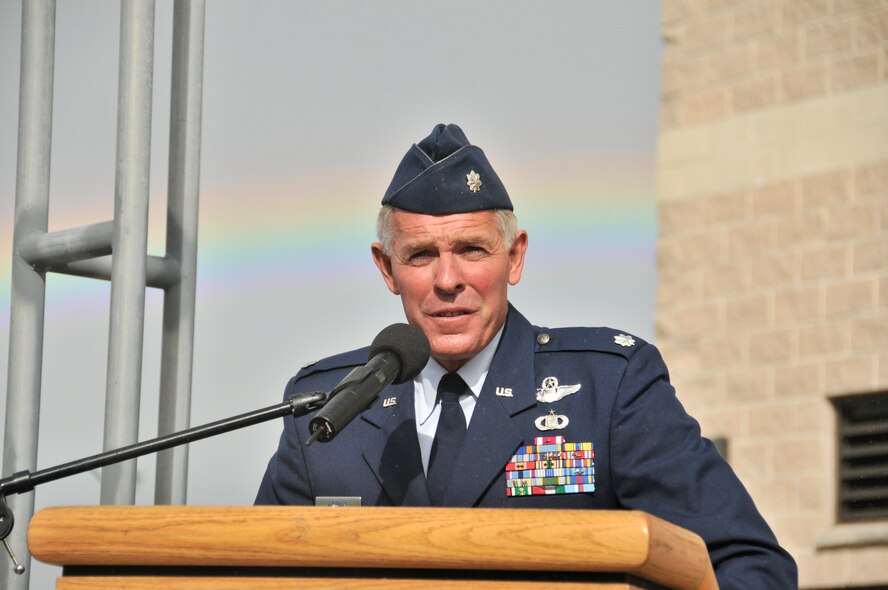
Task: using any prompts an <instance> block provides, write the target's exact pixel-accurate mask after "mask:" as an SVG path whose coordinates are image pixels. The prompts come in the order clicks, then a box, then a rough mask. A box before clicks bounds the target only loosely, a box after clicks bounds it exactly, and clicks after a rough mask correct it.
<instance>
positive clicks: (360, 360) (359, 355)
mask: <svg viewBox="0 0 888 590" xmlns="http://www.w3.org/2000/svg"><path fill="white" fill-rule="evenodd" d="M369 350H370V347H365V348H359V349H357V350H350V351H349V352H343V353H340V354H335V355H333V356H328V357H327V358H323V359H321V360H319V361H315V362H311V363H308V364H307V365H304V366H303V367H302V368H301V369H300V370H299V373H298V375H297V377H306V376H308V375H313V374H315V373H322V372H324V371H332V370H334V369H347V368H349V367H357V366H360V365H363V364H364V363H366V362H367V353H368V352H369Z"/></svg>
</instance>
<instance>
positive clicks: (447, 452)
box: [426, 373, 468, 506]
mask: <svg viewBox="0 0 888 590" xmlns="http://www.w3.org/2000/svg"><path fill="white" fill-rule="evenodd" d="M467 389H468V386H467V385H466V383H465V381H463V380H462V377H460V376H459V375H457V374H456V373H447V374H446V375H444V376H443V377H442V378H441V383H439V384H438V399H439V400H441V415H440V417H439V418H438V428H437V430H435V440H434V442H432V453H431V455H430V456H429V471H428V475H427V478H426V479H427V480H428V485H429V498H431V500H432V506H440V505H441V503H442V502H443V501H444V492H446V491H447V485H448V484H449V483H450V480H451V479H453V476H454V473H453V468H454V466H455V465H456V456H457V455H458V454H459V447H460V446H461V445H462V441H463V437H464V435H465V433H466V417H465V415H464V414H463V411H462V407H461V406H460V405H459V396H460V395H462V394H463V393H465V391H466V390H467Z"/></svg>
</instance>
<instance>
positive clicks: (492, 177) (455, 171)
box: [382, 124, 514, 215]
mask: <svg viewBox="0 0 888 590" xmlns="http://www.w3.org/2000/svg"><path fill="white" fill-rule="evenodd" d="M382 204H383V205H391V206H392V207H396V208H398V209H403V210H405V211H412V212H413V213H425V214H427V215H443V214H448V213H469V212H471V211H482V210H484V209H509V210H513V209H514V207H512V201H511V200H510V199H509V193H507V192H506V187H504V186H503V183H502V182H501V181H500V179H499V177H498V176H497V175H496V172H494V171H493V167H492V166H491V165H490V162H488V161H487V157H485V155H484V152H483V151H481V148H479V147H478V146H475V145H471V144H470V143H469V140H468V139H466V135H465V133H463V131H462V129H460V128H459V126H457V125H453V124H450V125H444V124H439V125H436V126H435V128H434V129H432V133H431V134H430V135H429V136H428V137H426V138H425V139H423V140H422V141H420V142H419V143H418V144H416V143H415V144H413V146H412V147H411V148H410V149H409V150H408V151H407V154H406V155H405V156H404V159H403V160H401V163H400V164H399V165H398V169H397V170H396V171H395V177H394V178H393V179H392V182H391V184H390V185H389V187H388V190H386V191H385V196H383V197H382Z"/></svg>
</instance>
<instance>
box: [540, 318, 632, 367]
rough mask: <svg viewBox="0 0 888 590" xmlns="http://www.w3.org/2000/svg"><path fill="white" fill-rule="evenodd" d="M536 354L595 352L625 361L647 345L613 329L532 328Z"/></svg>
mask: <svg viewBox="0 0 888 590" xmlns="http://www.w3.org/2000/svg"><path fill="white" fill-rule="evenodd" d="M534 332H535V333H536V351H537V352H561V351H564V352H571V351H576V352H578V351H595V352H605V353H610V354H618V355H620V356H622V357H625V358H627V359H629V358H631V357H632V355H633V354H635V351H636V350H638V349H639V348H641V347H642V346H644V345H645V344H647V342H646V341H644V340H642V339H641V338H639V337H638V336H634V335H631V334H628V333H626V332H621V331H619V330H614V329H613V328H540V327H537V326H534Z"/></svg>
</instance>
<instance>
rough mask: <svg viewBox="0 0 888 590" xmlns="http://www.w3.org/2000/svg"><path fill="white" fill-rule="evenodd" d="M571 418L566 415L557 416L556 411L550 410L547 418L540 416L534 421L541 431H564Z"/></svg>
mask: <svg viewBox="0 0 888 590" xmlns="http://www.w3.org/2000/svg"><path fill="white" fill-rule="evenodd" d="M569 422H570V418H568V417H567V416H565V415H564V414H556V413H555V410H549V413H548V414H546V415H545V416H540V417H539V418H537V419H536V420H534V421H533V423H534V425H535V426H536V427H537V428H538V429H539V430H544V431H545V430H562V429H564V428H566V427H567V425H568V423H569Z"/></svg>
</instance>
